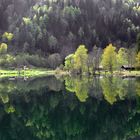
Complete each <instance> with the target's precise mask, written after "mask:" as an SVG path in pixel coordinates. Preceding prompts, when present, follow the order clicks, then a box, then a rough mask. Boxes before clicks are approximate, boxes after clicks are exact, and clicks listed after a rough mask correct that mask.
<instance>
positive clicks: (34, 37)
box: [0, 0, 140, 68]
mask: <svg viewBox="0 0 140 140" xmlns="http://www.w3.org/2000/svg"><path fill="white" fill-rule="evenodd" d="M139 19H140V3H139V0H26V1H25V0H1V1H0V43H1V45H0V53H1V54H2V55H3V54H4V56H2V57H1V58H0V66H13V65H14V66H15V65H16V66H18V65H21V64H23V65H27V64H30V65H33V66H39V67H41V66H42V67H50V68H56V67H57V66H59V65H60V64H64V59H65V57H66V56H68V55H69V54H71V53H73V52H75V50H76V49H77V48H78V46H79V45H81V44H84V45H85V46H86V48H87V51H88V52H89V53H90V52H91V51H92V50H93V47H94V46H96V47H97V48H100V49H103V48H105V47H106V46H107V45H108V44H110V43H112V44H113V45H115V46H116V49H117V51H118V50H119V48H121V47H123V48H127V49H130V52H131V51H133V50H131V49H134V48H139V46H140V35H139V33H140V20H139Z"/></svg>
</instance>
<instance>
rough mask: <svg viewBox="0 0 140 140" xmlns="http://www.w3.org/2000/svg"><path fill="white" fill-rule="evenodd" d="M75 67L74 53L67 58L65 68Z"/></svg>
mask: <svg viewBox="0 0 140 140" xmlns="http://www.w3.org/2000/svg"><path fill="white" fill-rule="evenodd" d="M73 67H74V54H70V55H68V56H67V57H66V58H65V69H66V70H72V69H73Z"/></svg>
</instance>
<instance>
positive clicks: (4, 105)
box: [0, 77, 140, 140]
mask: <svg viewBox="0 0 140 140" xmlns="http://www.w3.org/2000/svg"><path fill="white" fill-rule="evenodd" d="M139 135H140V78H125V79H123V78H115V77H114V78H113V77H105V78H99V77H94V78H86V77H82V78H81V77H77V78H71V77H65V78H55V77H46V78H38V79H29V80H27V81H24V80H23V79H15V80H14V81H11V80H9V79H2V80H0V140H140V137H138V136H139ZM134 138H135V139H134Z"/></svg>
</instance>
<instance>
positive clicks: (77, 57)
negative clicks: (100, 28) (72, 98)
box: [74, 45, 88, 73]
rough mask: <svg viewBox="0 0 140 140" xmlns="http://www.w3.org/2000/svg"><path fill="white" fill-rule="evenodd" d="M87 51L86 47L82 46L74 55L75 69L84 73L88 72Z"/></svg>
mask: <svg viewBox="0 0 140 140" xmlns="http://www.w3.org/2000/svg"><path fill="white" fill-rule="evenodd" d="M87 59H88V54H87V49H86V47H85V45H80V46H79V47H78V49H77V50H76V52H75V54H74V68H75V69H77V70H79V71H80V73H83V72H85V71H86V70H87Z"/></svg>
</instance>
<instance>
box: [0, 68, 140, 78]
mask: <svg viewBox="0 0 140 140" xmlns="http://www.w3.org/2000/svg"><path fill="white" fill-rule="evenodd" d="M96 74H97V75H101V76H110V75H113V76H122V77H140V71H114V72H113V74H111V73H110V72H105V71H101V72H100V73H98V72H96ZM49 75H59V76H61V75H69V72H67V71H62V70H48V69H29V70H20V71H19V70H4V69H1V70H0V78H4V77H42V76H49Z"/></svg>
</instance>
